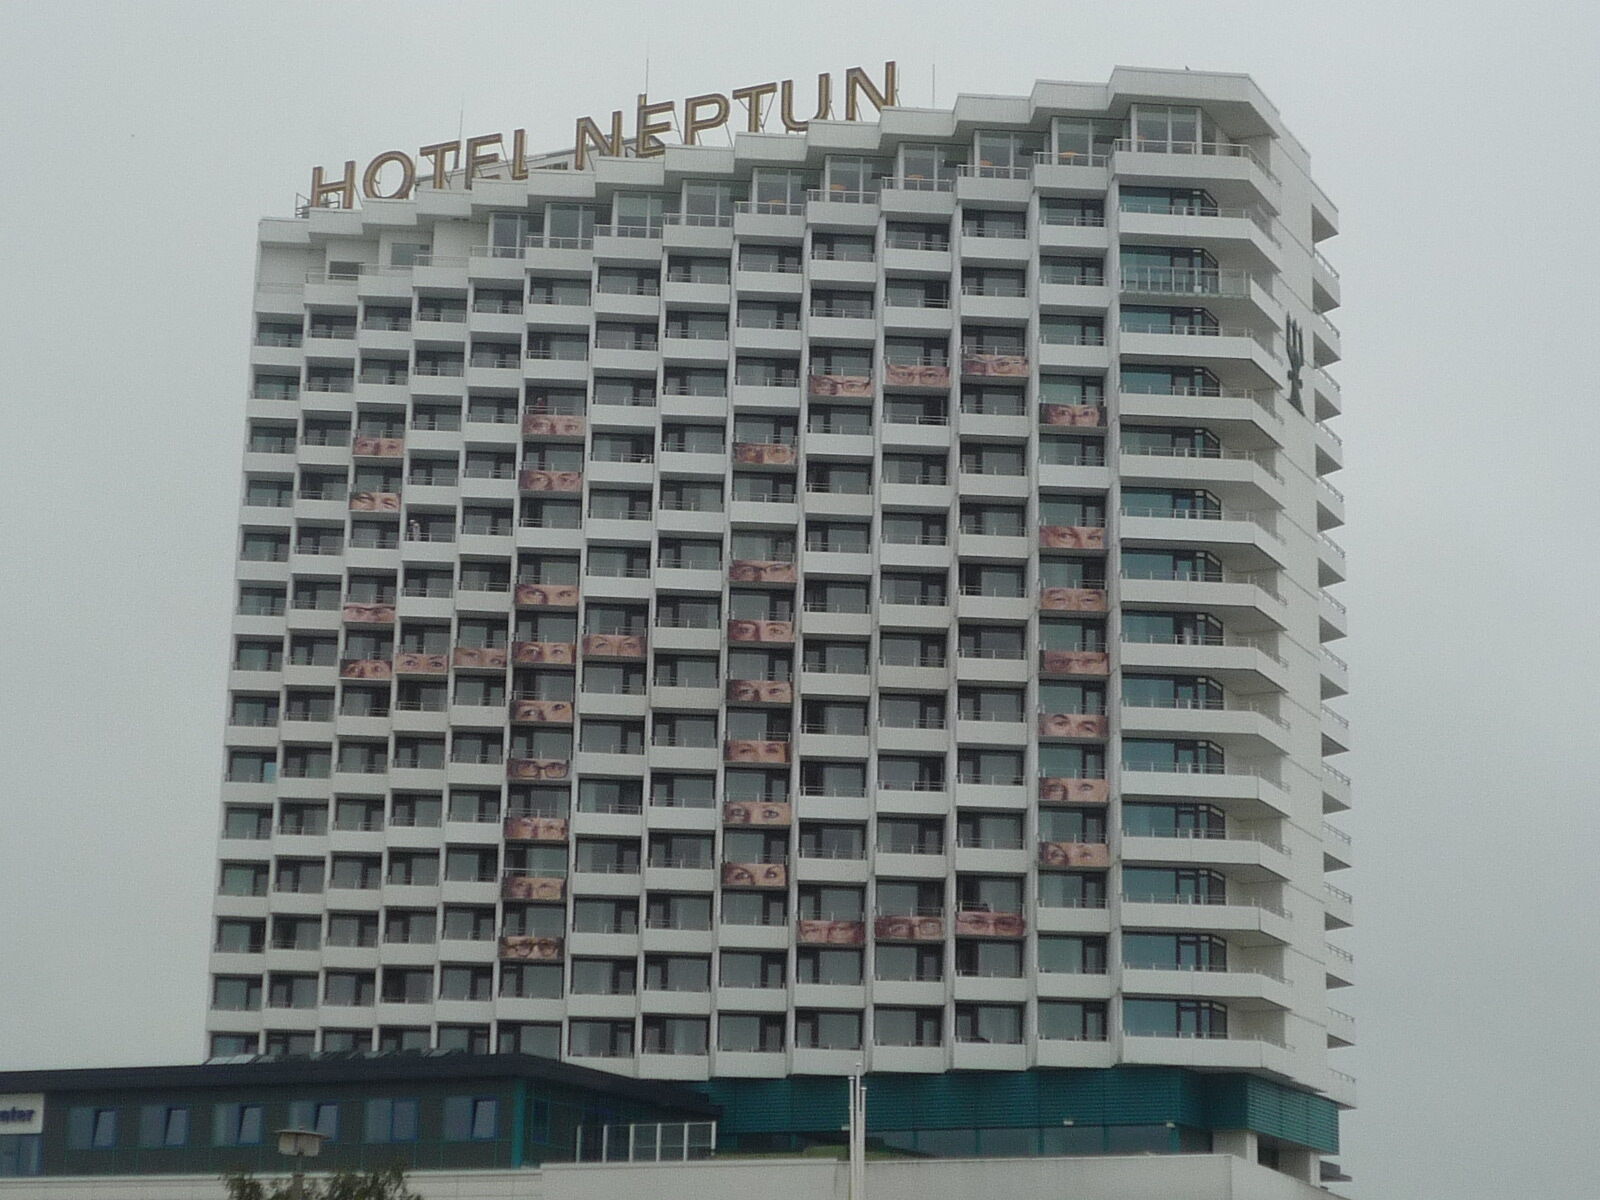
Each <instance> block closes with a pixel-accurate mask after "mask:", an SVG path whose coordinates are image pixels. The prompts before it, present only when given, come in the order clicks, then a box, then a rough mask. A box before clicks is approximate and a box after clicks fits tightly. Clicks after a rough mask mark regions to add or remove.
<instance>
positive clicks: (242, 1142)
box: [211, 1104, 262, 1146]
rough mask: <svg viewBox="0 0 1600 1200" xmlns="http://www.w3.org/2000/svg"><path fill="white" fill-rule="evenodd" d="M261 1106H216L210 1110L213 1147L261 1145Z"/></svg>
mask: <svg viewBox="0 0 1600 1200" xmlns="http://www.w3.org/2000/svg"><path fill="white" fill-rule="evenodd" d="M261 1127H262V1123H261V1105H259V1104H218V1105H216V1106H215V1107H214V1108H213V1109H212V1115H211V1144H212V1145H213V1146H259V1145H260V1144H261Z"/></svg>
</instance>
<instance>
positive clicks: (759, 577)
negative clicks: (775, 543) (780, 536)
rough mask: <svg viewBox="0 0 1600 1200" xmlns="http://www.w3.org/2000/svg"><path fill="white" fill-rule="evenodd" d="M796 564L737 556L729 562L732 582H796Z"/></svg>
mask: <svg viewBox="0 0 1600 1200" xmlns="http://www.w3.org/2000/svg"><path fill="white" fill-rule="evenodd" d="M795 579H796V576H795V571H794V564H793V563H792V562H781V561H776V560H773V559H756V558H736V559H734V560H733V561H732V562H731V563H729V564H728V580H729V581H730V582H732V583H794V582H795Z"/></svg>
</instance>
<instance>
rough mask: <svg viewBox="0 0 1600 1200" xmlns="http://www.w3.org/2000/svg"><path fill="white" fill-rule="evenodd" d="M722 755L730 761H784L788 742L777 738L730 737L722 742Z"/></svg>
mask: <svg viewBox="0 0 1600 1200" xmlns="http://www.w3.org/2000/svg"><path fill="white" fill-rule="evenodd" d="M722 757H723V760H724V761H725V762H730V763H786V762H788V761H789V743H788V742H784V741H779V740H777V739H761V738H736V739H730V740H728V741H725V742H723V743H722Z"/></svg>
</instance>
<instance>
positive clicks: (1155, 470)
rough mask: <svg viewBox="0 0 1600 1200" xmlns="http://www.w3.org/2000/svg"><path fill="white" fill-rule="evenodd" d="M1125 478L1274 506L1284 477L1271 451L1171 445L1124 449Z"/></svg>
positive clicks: (1279, 497)
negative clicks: (1173, 485)
mask: <svg viewBox="0 0 1600 1200" xmlns="http://www.w3.org/2000/svg"><path fill="white" fill-rule="evenodd" d="M1121 465H1122V476H1123V478H1124V479H1125V480H1127V481H1129V482H1136V481H1137V482H1144V481H1149V482H1152V483H1160V484H1174V483H1181V484H1185V485H1190V486H1194V487H1197V488H1207V489H1211V490H1215V491H1218V492H1219V494H1227V493H1231V494H1232V495H1234V496H1240V497H1242V498H1247V499H1248V502H1249V503H1250V504H1254V505H1265V506H1269V507H1270V506H1273V505H1275V504H1276V503H1278V502H1279V501H1280V500H1281V498H1282V496H1283V489H1284V480H1283V476H1282V475H1281V474H1280V473H1279V472H1278V470H1277V468H1276V467H1275V466H1274V465H1273V455H1272V454H1271V452H1265V451H1257V450H1223V449H1220V448H1217V447H1204V448H1200V447H1194V446H1168V447H1162V448H1160V449H1157V448H1154V447H1149V448H1145V449H1141V450H1138V451H1129V450H1123V452H1122V455H1121Z"/></svg>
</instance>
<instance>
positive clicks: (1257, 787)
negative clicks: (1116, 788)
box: [1122, 761, 1290, 821]
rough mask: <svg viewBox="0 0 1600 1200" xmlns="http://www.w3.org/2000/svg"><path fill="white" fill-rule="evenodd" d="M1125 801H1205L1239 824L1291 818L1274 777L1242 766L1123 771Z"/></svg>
mask: <svg viewBox="0 0 1600 1200" xmlns="http://www.w3.org/2000/svg"><path fill="white" fill-rule="evenodd" d="M1122 795H1123V797H1124V798H1132V799H1150V800H1183V801H1186V802H1193V801H1205V802H1210V803H1214V804H1218V805H1219V806H1221V807H1222V808H1224V809H1226V810H1227V811H1228V814H1229V816H1231V817H1234V818H1236V819H1238V820H1242V821H1262V820H1273V819H1276V818H1279V817H1287V816H1289V815H1290V811H1289V810H1290V804H1289V796H1288V794H1287V793H1286V792H1285V791H1284V789H1283V787H1282V785H1281V784H1280V783H1279V782H1278V781H1277V779H1276V777H1274V776H1272V775H1269V774H1268V773H1267V772H1266V771H1264V770H1263V769H1262V768H1260V767H1257V766H1254V765H1252V764H1251V763H1249V762H1248V761H1245V762H1230V763H1227V764H1226V765H1223V766H1220V767H1217V768H1215V769H1210V768H1205V769H1202V768H1201V767H1199V766H1197V765H1191V764H1176V763H1175V764H1170V765H1168V766H1166V767H1165V768H1164V769H1163V768H1154V767H1152V766H1150V765H1148V764H1147V765H1144V766H1140V767H1126V766H1125V767H1124V768H1123V770H1122Z"/></svg>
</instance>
